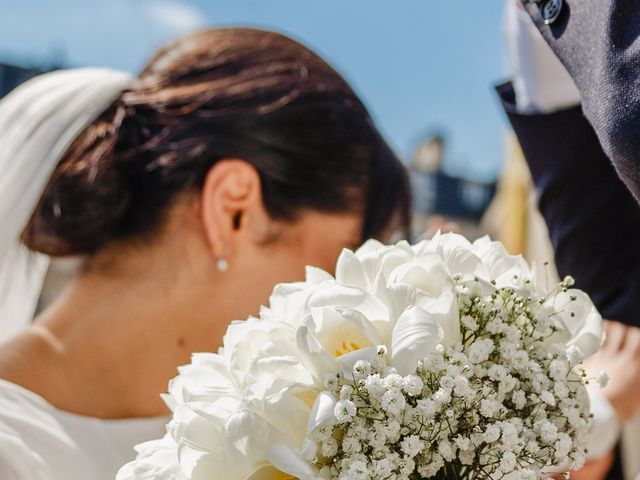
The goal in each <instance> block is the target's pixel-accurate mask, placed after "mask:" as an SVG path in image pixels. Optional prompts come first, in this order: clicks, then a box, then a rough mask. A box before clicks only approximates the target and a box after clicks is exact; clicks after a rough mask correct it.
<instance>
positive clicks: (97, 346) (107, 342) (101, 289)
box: [0, 259, 228, 418]
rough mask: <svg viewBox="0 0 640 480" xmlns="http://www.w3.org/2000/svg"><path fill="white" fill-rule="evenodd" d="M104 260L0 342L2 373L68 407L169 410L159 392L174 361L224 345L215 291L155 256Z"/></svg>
mask: <svg viewBox="0 0 640 480" xmlns="http://www.w3.org/2000/svg"><path fill="white" fill-rule="evenodd" d="M103 260H104V259H98V262H102V263H98V264H94V265H92V266H91V267H90V268H89V269H88V271H87V272H85V273H83V274H82V275H80V276H79V277H78V278H77V279H76V280H75V281H74V282H73V283H72V285H70V287H69V288H68V289H67V290H66V291H65V292H64V293H63V294H62V295H61V296H60V298H59V299H58V300H57V301H56V302H55V303H54V304H53V305H52V306H51V307H50V308H48V309H47V310H46V311H45V312H44V313H43V314H42V315H41V316H40V317H39V318H37V319H36V322H35V323H34V325H33V326H32V327H31V328H30V329H29V330H28V331H27V332H25V334H23V335H21V336H20V337H19V338H18V339H16V340H15V341H14V342H12V343H11V344H9V345H7V346H6V347H5V348H4V349H3V352H2V353H3V354H0V377H2V378H6V379H8V380H10V381H15V382H16V383H19V384H21V385H23V386H25V387H26V388H29V389H31V390H33V391H35V392H36V393H38V394H40V395H42V396H43V397H45V398H46V399H47V400H48V401H49V402H50V403H52V404H53V405H54V406H56V407H58V408H60V409H62V410H66V411H70V412H73V413H78V414H82V415H88V416H96V417H102V418H127V417H142V416H156V415H163V414H166V413H167V411H166V407H165V406H164V404H163V403H162V402H161V400H160V398H159V394H160V393H162V392H164V391H166V387H167V382H168V380H169V379H171V378H172V377H173V376H175V375H176V367H177V366H178V365H181V364H184V363H188V361H189V357H190V354H191V352H194V351H215V350H216V349H217V347H218V345H219V344H220V341H221V338H222V335H223V333H224V330H225V329H226V325H227V322H228V317H227V316H226V315H227V314H226V313H225V312H224V311H222V310H221V309H220V308H215V309H214V308H212V307H213V305H219V304H220V303H221V302H218V301H217V299H216V298H215V295H216V292H217V291H218V290H219V289H217V288H215V283H211V282H209V281H200V282H197V281H194V279H192V278H189V279H187V278H181V275H180V273H179V272H177V271H174V272H171V271H168V270H167V269H166V268H165V267H163V266H162V265H158V264H157V262H153V263H148V264H146V265H142V264H138V263H137V262H124V263H121V264H109V263H108V262H105V261H103ZM122 265H126V267H123V266H122Z"/></svg>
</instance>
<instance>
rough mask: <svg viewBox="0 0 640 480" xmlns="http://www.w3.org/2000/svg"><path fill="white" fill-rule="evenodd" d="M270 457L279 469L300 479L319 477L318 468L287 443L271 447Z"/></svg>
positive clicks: (307, 479) (311, 479) (310, 479)
mask: <svg viewBox="0 0 640 480" xmlns="http://www.w3.org/2000/svg"><path fill="white" fill-rule="evenodd" d="M268 459H269V461H270V462H271V463H272V464H273V466H275V467H276V468H277V469H278V470H280V471H282V472H285V473H287V474H289V475H291V476H293V477H295V478H297V479H299V480H313V479H316V478H317V475H318V470H317V469H316V468H314V467H312V466H311V465H310V464H309V463H308V462H306V461H305V460H304V459H303V458H302V456H301V455H299V454H298V453H296V452H295V451H294V450H293V449H291V448H289V447H287V446H285V445H274V446H273V447H271V449H270V450H269V454H268Z"/></svg>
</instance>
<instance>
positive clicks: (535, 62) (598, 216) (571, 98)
mask: <svg viewBox="0 0 640 480" xmlns="http://www.w3.org/2000/svg"><path fill="white" fill-rule="evenodd" d="M513 2H514V3H513V4H514V5H515V3H516V0H513ZM517 3H518V4H520V9H519V10H517V11H515V10H514V11H512V13H513V12H516V13H514V15H515V16H514V17H513V18H514V19H515V20H513V22H515V24H516V26H515V27H514V25H513V24H512V25H511V27H508V29H509V28H512V29H513V30H512V34H511V40H512V42H511V45H510V56H511V58H512V59H515V61H514V62H512V63H514V67H515V68H514V70H515V81H514V83H513V85H503V86H501V87H499V93H500V95H501V97H502V100H503V104H504V106H505V109H506V111H507V113H508V115H509V119H510V121H511V123H512V125H513V127H514V130H515V132H516V134H517V136H518V139H519V141H520V143H521V145H522V147H523V151H524V153H525V156H526V158H527V161H528V163H529V166H530V168H531V172H532V175H533V178H534V181H535V183H536V188H537V190H538V194H539V202H540V209H541V211H542V213H543V215H544V217H545V220H546V222H547V225H548V227H549V231H550V234H551V238H552V241H553V243H554V247H555V251H556V260H557V263H558V267H559V270H560V272H561V273H565V272H575V274H576V279H577V281H578V284H579V286H580V288H583V289H585V290H586V291H588V292H589V293H590V294H591V295H592V297H593V299H594V302H595V303H596V304H597V305H598V307H599V308H600V310H601V311H602V313H603V315H604V316H606V317H608V318H615V319H617V320H620V321H622V322H625V323H627V324H631V325H638V322H639V320H640V205H638V200H640V42H639V41H638V40H639V39H638V36H639V35H640V2H639V1H634V0H517ZM523 16H524V17H525V20H526V23H527V25H528V26H529V27H530V28H531V29H533V30H534V33H535V35H536V36H537V37H536V38H537V39H538V40H539V41H540V43H541V45H542V46H541V45H537V44H536V38H534V37H533V35H532V34H531V33H530V32H528V31H527V26H526V25H524V21H523V20H522V17H523ZM529 17H530V18H529ZM531 20H533V23H531ZM534 25H535V27H534ZM538 31H539V32H540V33H541V34H542V37H544V40H546V42H547V43H548V45H549V46H550V47H551V49H552V50H553V52H554V53H555V55H557V57H558V58H559V59H560V61H561V62H562V64H563V65H564V67H563V66H562V65H561V64H560V63H559V62H558V61H557V60H556V59H555V57H553V55H551V54H550V51H549V49H548V47H547V46H546V45H545V44H544V42H542V37H540V34H539V33H538ZM514 32H515V33H514ZM507 36H508V37H509V35H507ZM545 50H546V51H545ZM565 68H566V70H565ZM567 71H568V73H569V74H567V73H566V72H567ZM580 103H581V105H580ZM583 112H584V113H583ZM625 186H626V188H625ZM636 423H637V422H636ZM630 427H631V428H629V427H628V428H626V429H625V434H624V435H623V437H624V441H623V443H622V450H623V458H624V460H625V461H624V467H625V468H624V471H625V477H626V478H628V479H633V478H634V477H635V475H636V474H637V473H638V471H640V462H639V461H638V460H639V457H640V455H638V453H640V452H639V451H638V450H639V448H640V447H638V442H637V440H638V438H640V435H639V432H640V429H636V431H635V432H634V431H633V428H632V427H633V423H632V424H631V426H630ZM609 478H616V479H619V478H622V473H621V472H620V471H618V472H612V474H610V476H609Z"/></svg>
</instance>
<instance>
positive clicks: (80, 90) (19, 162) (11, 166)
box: [0, 68, 132, 341]
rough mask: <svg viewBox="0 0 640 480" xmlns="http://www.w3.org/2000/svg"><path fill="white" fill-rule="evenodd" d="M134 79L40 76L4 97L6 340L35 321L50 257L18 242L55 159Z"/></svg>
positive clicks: (92, 71) (94, 73)
mask: <svg viewBox="0 0 640 480" xmlns="http://www.w3.org/2000/svg"><path fill="white" fill-rule="evenodd" d="M131 81H132V77H131V76H130V75H129V74H127V73H124V72H120V71H116V70H110V69H105V68H79V69H73V70H61V71H58V72H53V73H47V74H44V75H40V76H38V77H36V78H34V79H32V80H30V81H28V82H26V83H25V84H23V85H21V86H19V87H18V88H16V89H15V90H14V91H13V92H11V93H10V94H9V95H7V96H6V97H5V98H4V99H2V100H1V101H0V341H5V340H7V339H9V338H11V337H12V336H14V335H15V334H17V333H18V332H20V331H21V330H22V329H24V328H25V327H26V326H27V325H28V324H29V323H30V322H31V320H32V317H33V315H34V311H35V308H36V304H37V302H38V297H39V295H40V290H41V288H42V282H43V279H44V276H45V274H46V271H47V267H48V265H49V257H47V256H46V255H42V254H36V253H34V252H31V251H29V250H28V249H27V248H26V247H24V246H23V245H22V244H21V243H20V235H21V233H22V230H23V229H24V227H25V226H26V224H27V223H28V221H29V219H30V218H31V215H32V214H33V211H34V209H35V207H36V206H37V204H38V201H39V199H40V197H41V196H42V193H43V190H44V188H45V186H46V185H47V182H48V180H49V177H50V176H51V174H52V172H53V170H54V169H55V167H56V165H57V164H58V162H59V161H60V159H61V158H62V156H63V155H64V153H65V151H66V149H67V148H68V147H69V145H70V144H71V143H72V142H73V140H74V139H75V138H76V137H77V136H78V135H79V134H80V133H81V132H82V130H84V129H85V128H86V127H87V126H88V125H89V124H90V123H91V122H92V121H93V120H95V119H96V118H97V117H98V116H99V115H100V114H101V113H102V112H104V110H106V109H107V108H108V107H109V105H111V104H112V103H113V101H114V100H115V99H116V98H117V97H118V96H119V95H120V93H121V92H122V90H124V89H126V88H127V87H128V86H129V85H130V83H131Z"/></svg>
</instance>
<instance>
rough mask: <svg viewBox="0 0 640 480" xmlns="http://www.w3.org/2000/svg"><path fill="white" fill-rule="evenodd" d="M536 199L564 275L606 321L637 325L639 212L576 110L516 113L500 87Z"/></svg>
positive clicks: (512, 99)
mask: <svg viewBox="0 0 640 480" xmlns="http://www.w3.org/2000/svg"><path fill="white" fill-rule="evenodd" d="M498 93H499V95H500V98H501V100H502V105H503V107H504V109H505V111H506V113H507V116H508V117H509V121H510V122H511V125H512V127H513V130H514V131H515V133H516V135H517V137H518V140H519V142H520V145H521V146H522V149H523V152H524V155H525V158H526V160H527V163H528V164H529V168H530V170H531V174H532V177H533V180H534V183H535V187H536V191H537V194H538V201H539V207H540V211H541V213H542V215H543V217H544V219H545V222H546V224H547V226H548V229H549V233H550V236H551V241H552V243H553V247H554V251H555V257H556V264H557V266H558V270H559V273H560V274H561V275H569V274H570V275H572V276H574V277H575V278H576V284H577V286H578V287H579V288H581V289H583V290H585V291H586V292H587V293H589V295H591V297H592V299H593V301H594V303H595V304H596V306H597V307H598V308H599V310H600V311H601V313H602V315H603V316H604V317H606V318H610V319H613V320H618V321H621V322H624V323H627V324H630V325H640V206H638V204H637V203H636V202H635V200H634V198H633V196H632V195H631V194H630V193H629V191H628V190H627V189H626V188H625V186H624V184H623V183H622V182H621V180H620V178H619V177H618V176H617V174H616V172H615V170H614V169H613V167H612V166H611V163H610V162H609V160H608V158H607V155H606V154H605V153H604V151H603V149H602V147H601V146H600V143H599V141H598V138H597V137H596V135H595V133H594V130H593V128H592V127H591V125H590V124H589V122H588V121H587V120H586V119H585V117H584V115H583V114H582V111H581V109H580V107H579V106H576V107H574V108H570V109H566V110H562V111H558V112H554V113H548V114H521V113H518V112H517V111H516V109H515V95H514V93H513V88H512V87H511V85H510V84H504V85H501V86H499V87H498Z"/></svg>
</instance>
